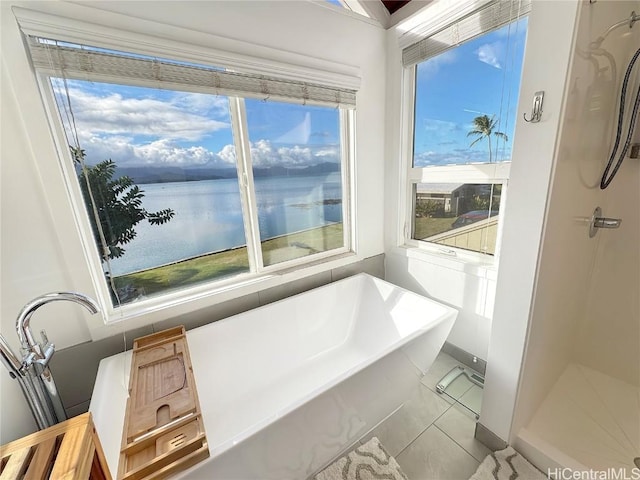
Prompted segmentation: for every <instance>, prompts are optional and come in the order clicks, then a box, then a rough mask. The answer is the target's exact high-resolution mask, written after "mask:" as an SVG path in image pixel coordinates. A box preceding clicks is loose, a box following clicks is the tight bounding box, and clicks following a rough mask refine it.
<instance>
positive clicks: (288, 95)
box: [28, 37, 356, 109]
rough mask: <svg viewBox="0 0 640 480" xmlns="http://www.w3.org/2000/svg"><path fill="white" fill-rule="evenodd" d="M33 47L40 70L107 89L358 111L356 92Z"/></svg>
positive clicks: (32, 42)
mask: <svg viewBox="0 0 640 480" xmlns="http://www.w3.org/2000/svg"><path fill="white" fill-rule="evenodd" d="M28 45H29V50H30V54H31V59H32V62H33V65H34V67H35V69H36V70H39V71H44V72H46V73H48V74H52V75H60V76H64V77H65V78H75V79H79V80H87V79H90V80H95V81H103V82H106V83H122V82H123V80H125V79H129V80H131V81H133V82H140V81H143V82H151V84H152V85H153V86H154V87H155V88H166V89H171V90H174V89H181V88H186V89H190V88H193V87H196V88H198V89H200V90H202V89H205V91H208V92H211V93H212V94H216V95H230V96H241V97H250V98H258V99H263V100H269V99H271V100H283V101H288V102H294V103H303V104H310V105H323V106H333V107H340V108H346V109H353V108H355V105H356V91H355V90H351V89H345V88H336V87H328V86H325V85H318V84H313V83H308V82H300V81H295V80H286V79H282V78H276V77H270V76H263V75H255V74H245V73H238V72H230V71H226V70H222V69H217V68H213V67H205V66H199V65H193V64H188V63H180V62H171V61H169V60H165V59H155V58H151V57H144V56H138V55H133V54H125V53H120V52H111V51H103V50H98V49H95V48H91V47H83V46H81V45H69V44H64V45H61V44H58V43H57V42H55V41H52V40H46V39H41V38H38V37H29V41H28Z"/></svg>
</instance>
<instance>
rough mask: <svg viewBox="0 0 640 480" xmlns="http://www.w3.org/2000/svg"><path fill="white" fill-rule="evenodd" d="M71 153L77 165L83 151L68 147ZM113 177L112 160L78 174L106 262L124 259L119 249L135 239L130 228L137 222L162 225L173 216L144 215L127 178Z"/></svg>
mask: <svg viewBox="0 0 640 480" xmlns="http://www.w3.org/2000/svg"><path fill="white" fill-rule="evenodd" d="M71 153H72V155H73V157H74V160H75V161H76V162H77V163H78V164H81V163H82V160H83V159H84V155H85V153H84V150H80V149H76V148H74V147H71ZM85 172H86V175H85ZM115 173H116V164H115V163H114V162H113V160H104V161H102V162H100V163H98V164H97V165H94V166H89V165H86V166H84V167H83V168H82V169H81V171H80V173H79V174H78V181H79V182H80V188H81V190H82V196H83V197H84V202H85V205H86V206H87V210H88V213H89V219H90V221H91V228H92V230H93V235H94V237H95V239H96V243H97V245H98V249H99V251H100V254H101V255H105V245H104V244H103V241H102V237H101V235H100V232H99V229H98V225H97V222H96V212H97V217H98V218H99V219H100V227H101V229H102V232H103V234H104V240H105V242H106V247H107V249H108V256H109V258H118V257H121V256H122V255H124V253H125V249H124V248H122V246H123V245H126V244H127V243H129V242H130V241H131V240H133V239H134V238H135V237H136V231H135V228H134V227H135V226H136V225H137V224H138V223H140V222H141V221H143V220H147V221H148V222H149V223H150V224H151V225H162V224H164V223H167V222H168V221H170V220H171V219H172V218H173V217H174V215H175V212H174V211H173V210H172V209H170V208H165V209H164V210H160V211H158V212H153V213H150V212H147V211H146V210H145V209H144V208H143V207H142V199H143V198H144V191H143V190H140V187H138V186H137V185H136V184H135V183H134V182H133V180H132V179H131V177H127V176H122V177H119V178H116V179H114V178H113V177H114V175H115ZM94 201H95V203H94Z"/></svg>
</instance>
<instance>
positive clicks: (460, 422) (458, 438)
mask: <svg viewBox="0 0 640 480" xmlns="http://www.w3.org/2000/svg"><path fill="white" fill-rule="evenodd" d="M435 425H436V427H438V428H439V429H440V430H442V431H443V432H444V433H445V434H447V436H448V437H450V438H451V439H452V440H454V441H455V442H456V443H457V444H458V445H460V446H461V447H462V448H464V449H465V450H466V451H467V452H468V453H469V454H471V455H472V456H473V457H474V458H475V459H476V460H478V461H479V462H481V461H482V460H484V458H485V457H486V456H487V455H489V453H491V450H489V449H488V448H487V447H485V446H484V445H483V444H482V443H480V442H479V441H478V440H476V439H475V438H474V434H475V429H476V418H475V415H474V414H473V413H471V412H470V411H469V410H467V409H466V408H465V407H463V406H461V405H454V406H453V407H451V408H450V409H449V410H447V411H446V412H445V413H444V415H442V416H441V417H440V418H438V420H436V422H435Z"/></svg>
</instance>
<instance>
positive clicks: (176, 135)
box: [69, 88, 230, 141]
mask: <svg viewBox="0 0 640 480" xmlns="http://www.w3.org/2000/svg"><path fill="white" fill-rule="evenodd" d="M69 95H70V97H71V101H72V106H73V110H74V115H75V117H76V123H77V125H78V127H79V130H82V131H83V133H85V134H87V133H90V134H108V135H146V136H155V137H162V138H170V139H181V140H190V141H194V140H199V139H201V138H203V137H205V136H207V135H209V134H211V133H212V132H215V131H217V130H221V129H228V128H229V127H230V126H229V123H228V122H225V121H219V120H214V119H211V118H208V117H207V116H205V115H204V114H199V113H191V112H190V111H188V110H187V108H185V107H186V106H187V105H186V104H185V102H189V101H191V102H192V103H193V102H195V97H189V96H183V97H181V98H178V101H177V102H176V103H171V102H163V101H160V100H156V99H152V98H123V97H122V96H121V95H119V94H110V95H108V96H97V95H93V94H91V93H89V92H86V91H83V90H81V89H78V88H72V89H70V90H69ZM194 95H195V94H194ZM212 98H215V97H212ZM209 108H214V109H215V108H217V109H218V110H219V108H220V107H219V105H213V106H210V107H209Z"/></svg>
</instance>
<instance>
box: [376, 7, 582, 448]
mask: <svg viewBox="0 0 640 480" xmlns="http://www.w3.org/2000/svg"><path fill="white" fill-rule="evenodd" d="M577 6H578V0H566V1H556V2H548V1H544V0H536V1H534V2H533V6H532V11H531V14H530V17H529V28H528V34H527V45H526V50H525V64H524V69H523V73H522V85H521V92H520V99H519V107H518V114H517V123H516V130H515V136H514V140H513V141H514V143H513V145H514V150H513V161H512V166H511V174H510V181H509V198H508V200H507V202H506V208H505V209H504V214H503V216H504V226H503V236H502V251H501V255H500V260H499V266H498V271H497V280H496V273H495V267H483V266H475V265H465V264H464V263H462V262H456V261H455V260H453V259H448V258H446V257H445V258H438V257H436V256H433V255H431V256H428V255H411V254H409V255H407V253H406V250H405V251H404V252H403V249H398V248H396V242H397V238H396V236H397V233H396V232H397V231H398V230H399V228H398V225H399V223H400V219H399V218H398V206H397V204H392V205H389V204H388V205H387V210H386V212H385V213H386V215H387V216H386V222H387V225H388V226H389V228H388V229H387V232H386V234H387V235H386V237H385V240H386V246H387V256H386V262H387V263H386V269H387V274H386V275H387V279H389V280H391V281H393V282H396V283H398V284H400V285H404V286H406V287H408V288H411V289H414V290H416V291H419V292H421V293H425V294H427V295H429V296H432V297H434V298H436V299H438V300H442V301H444V302H445V303H448V304H450V305H453V306H456V307H458V308H460V315H459V317H458V320H457V324H456V326H455V327H454V331H453V332H452V336H451V337H450V338H449V339H448V340H449V341H450V342H451V343H454V344H455V345H456V346H459V347H461V348H463V349H465V350H467V351H470V352H471V353H474V354H476V355H478V356H480V357H481V358H485V359H486V360H487V372H486V383H485V390H484V399H483V411H482V414H481V418H480V422H481V423H482V424H483V425H484V426H485V427H487V428H488V429H489V430H491V431H492V432H494V433H495V434H497V435H498V436H499V437H501V438H502V439H505V440H508V439H509V435H510V431H511V422H512V418H513V412H514V408H515V401H516V392H517V387H518V380H519V378H520V366H521V360H522V356H523V351H524V345H525V338H526V334H527V325H528V322H529V314H530V309H531V305H532V298H533V292H534V285H535V284H534V279H535V276H536V268H537V261H538V255H539V250H540V245H541V241H540V240H541V236H542V230H543V220H544V215H545V208H546V204H547V194H548V188H549V182H550V178H551V174H552V165H553V161H554V159H555V158H556V155H557V148H556V136H557V132H558V128H559V125H560V122H561V113H562V105H563V103H562V102H563V98H564V93H565V85H566V76H567V69H568V64H569V59H570V52H571V47H572V39H573V25H574V23H575V17H576V10H577ZM387 48H388V55H387V69H388V74H387V85H388V88H387V121H388V123H387V128H388V130H387V192H388V198H390V199H395V198H398V197H400V198H403V197H402V195H403V193H399V194H394V193H392V192H402V190H401V185H400V184H401V174H400V172H399V169H398V166H397V165H398V152H399V151H400V149H401V147H402V143H401V139H400V138H399V137H398V127H397V126H398V125H400V123H401V119H402V115H401V109H400V106H401V104H402V102H401V100H400V94H399V91H400V86H401V77H400V72H399V69H400V68H401V67H400V57H399V49H398V47H397V42H396V41H395V38H393V36H392V32H389V33H388V34H387ZM538 90H544V91H545V100H544V113H543V117H542V121H541V122H540V123H536V124H528V123H525V122H524V121H523V120H522V114H523V113H525V112H527V113H529V112H530V110H531V99H532V97H533V93H534V92H536V91H538ZM389 203H392V202H391V201H390V202H389Z"/></svg>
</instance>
